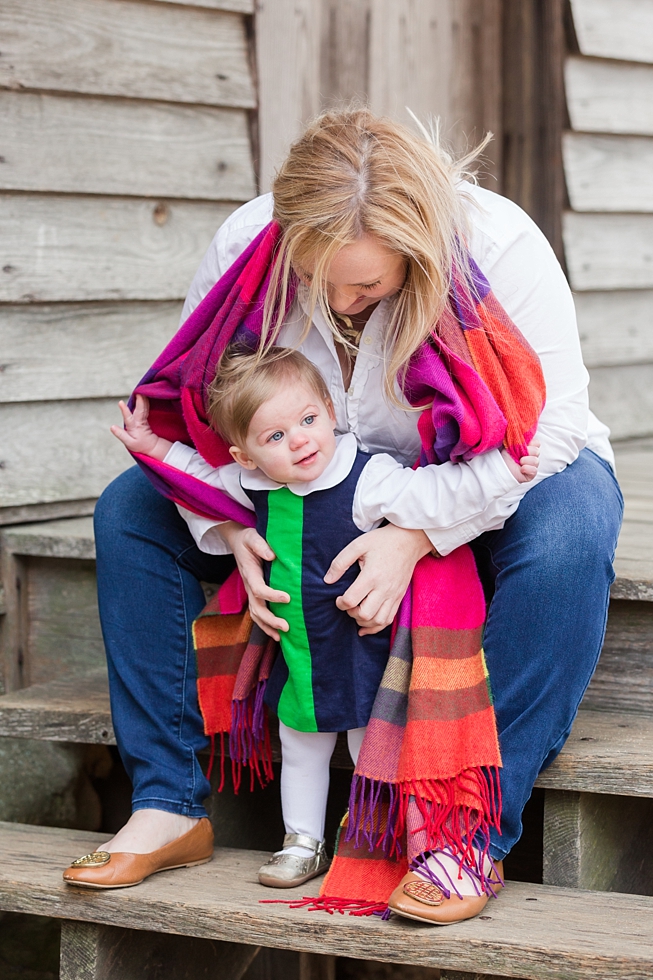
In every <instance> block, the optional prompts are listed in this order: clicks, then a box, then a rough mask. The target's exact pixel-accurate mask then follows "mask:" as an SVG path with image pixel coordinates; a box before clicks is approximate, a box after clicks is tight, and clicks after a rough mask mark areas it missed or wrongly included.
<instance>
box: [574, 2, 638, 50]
mask: <svg viewBox="0 0 653 980" xmlns="http://www.w3.org/2000/svg"><path fill="white" fill-rule="evenodd" d="M571 9H572V14H573V18H574V27H575V29H576V37H577V38H578V44H579V46H580V50H581V52H582V54H586V55H594V56H595V57H597V58H618V59H620V60H623V61H649V62H653V6H652V5H651V3H650V0H571Z"/></svg>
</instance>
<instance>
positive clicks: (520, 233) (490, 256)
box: [459, 181, 549, 269]
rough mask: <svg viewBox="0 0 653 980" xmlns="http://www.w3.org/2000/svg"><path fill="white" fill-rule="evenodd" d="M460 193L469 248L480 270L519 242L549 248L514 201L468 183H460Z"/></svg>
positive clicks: (531, 221)
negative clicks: (466, 218)
mask: <svg viewBox="0 0 653 980" xmlns="http://www.w3.org/2000/svg"><path fill="white" fill-rule="evenodd" d="M459 191H460V193H461V195H462V197H463V200H464V206H465V211H466V213H467V217H468V220H469V231H468V233H469V249H470V252H471V254H472V256H473V258H474V260H475V261H476V262H477V263H478V265H479V266H480V267H481V269H483V268H484V267H485V266H486V265H487V264H488V263H490V264H492V263H493V262H494V261H496V259H497V257H498V256H499V255H500V254H501V253H503V252H505V251H507V250H508V249H509V248H510V247H511V246H512V245H514V244H515V242H517V241H519V240H524V239H531V240H532V241H533V242H537V243H538V244H542V245H544V246H545V247H546V248H547V250H548V249H549V245H548V242H547V240H546V238H545V236H544V235H543V234H542V232H541V231H540V229H539V228H538V226H537V225H536V224H535V222H534V221H533V219H532V218H531V217H530V216H529V215H528V214H526V212H525V211H524V210H523V209H522V208H520V207H519V205H518V204H515V202H514V201H510V200H508V198H507V197H503V196H502V195H501V194H497V193H496V192H495V191H491V190H488V189H487V188H486V187H479V186H478V185H477V184H472V183H470V182H468V181H461V183H460V185H459Z"/></svg>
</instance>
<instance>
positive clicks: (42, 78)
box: [0, 0, 256, 108]
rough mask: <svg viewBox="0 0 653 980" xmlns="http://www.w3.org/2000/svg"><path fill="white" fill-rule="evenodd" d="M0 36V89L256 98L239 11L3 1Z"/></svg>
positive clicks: (202, 99) (250, 103)
mask: <svg viewBox="0 0 653 980" xmlns="http://www.w3.org/2000/svg"><path fill="white" fill-rule="evenodd" d="M0 36H1V37H2V39H3V40H2V49H1V50H2V54H1V55H0V85H2V86H3V87H6V88H13V89H32V90H34V89H44V90H49V91H59V92H61V91H64V92H83V93H86V94H89V95H122V96H127V97H129V98H140V99H163V100H165V101H167V102H193V103H198V104H203V105H222V106H238V107H243V108H253V107H254V105H255V104H256V102H255V96H254V90H253V85H252V78H251V74H250V70H249V64H248V52H247V39H246V35H245V25H244V21H243V17H242V16H241V15H240V14H237V13H225V12H221V11H218V10H202V9H200V8H197V7H188V6H186V7H183V6H182V7H178V6H176V5H175V4H172V3H171V4H164V3H131V2H127V0H59V2H58V3H57V4H56V5H54V4H52V3H50V2H48V0H4V2H3V4H2V7H1V8H0ZM44 50H47V57H44Z"/></svg>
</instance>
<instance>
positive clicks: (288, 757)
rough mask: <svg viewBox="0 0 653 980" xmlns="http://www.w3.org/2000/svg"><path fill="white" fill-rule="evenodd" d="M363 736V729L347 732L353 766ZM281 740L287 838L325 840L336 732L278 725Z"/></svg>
mask: <svg viewBox="0 0 653 980" xmlns="http://www.w3.org/2000/svg"><path fill="white" fill-rule="evenodd" d="M364 735H365V729H364V728H354V729H352V730H351V731H349V732H347V744H348V746H349V754H350V755H351V757H352V760H353V762H354V765H356V761H357V759H358V753H359V752H360V747H361V745H362V742H363V736H364ZM279 737H280V739H281V759H282V762H281V809H282V812H283V822H284V825H285V828H286V833H287V834H308V836H309V837H314V838H315V839H316V840H323V839H324V817H325V813H326V805H327V796H328V794H329V763H330V761H331V756H332V755H333V750H334V749H335V747H336V739H337V737H338V734H337V732H298V731H295V729H294V728H288V726H287V725H284V724H283V722H282V721H280V722H279ZM287 851H288V853H290V854H298V855H299V856H300V857H307V856H308V855H309V854H310V853H311V851H309V850H307V849H306V848H305V847H289V848H287Z"/></svg>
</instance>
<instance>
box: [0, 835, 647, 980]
mask: <svg viewBox="0 0 653 980" xmlns="http://www.w3.org/2000/svg"><path fill="white" fill-rule="evenodd" d="M103 839H104V838H103V837H102V836H101V835H100V834H91V833H84V832H81V831H64V830H56V829H55V830H52V829H48V830H43V829H41V828H37V827H30V826H26V825H16V824H3V825H2V843H1V844H0V907H1V908H4V909H8V910H13V911H20V912H31V913H34V912H38V914H41V915H44V914H45V915H52V916H56V917H58V918H67V919H75V920H78V921H87V922H98V923H101V924H105V925H112V926H117V927H123V928H132V927H133V925H134V923H136V922H138V924H139V926H141V927H143V928H144V929H150V930H152V931H163V930H165V931H167V932H174V933H177V934H179V935H191V936H197V937H199V938H205V939H213V940H221V941H226V942H237V943H245V944H249V945H261V946H272V947H279V948H282V949H295V950H299V951H300V952H307V953H315V952H321V953H323V954H327V955H341V956H343V955H344V956H351V957H354V958H356V959H372V960H377V961H381V962H390V963H406V964H409V965H411V964H414V965H417V966H428V967H437V968H441V969H452V970H462V971H468V972H472V973H474V972H481V973H490V974H495V975H499V976H513V977H523V978H528V980H587V978H588V977H592V980H641V978H642V977H644V976H647V975H648V973H650V972H651V970H653V945H652V944H651V942H650V935H651V932H652V931H653V900H652V899H650V898H647V897H641V896H634V895H620V894H609V895H605V894H604V893H601V892H584V893H582V895H579V892H578V891H577V890H574V889H559V888H553V887H550V886H544V885H531V884H524V883H520V882H510V883H508V886H507V887H506V889H505V890H504V891H503V892H502V893H501V895H500V897H499V898H498V899H497V900H496V901H493V902H492V904H491V906H489V908H488V910H487V911H488V918H483V919H474V920H471V921H468V922H464V923H460V924H456V925H452V926H449V927H448V928H447V929H429V930H420V931H419V941H416V936H417V933H416V930H415V927H414V925H413V923H411V922H405V921H400V920H394V919H393V920H391V921H390V922H381V921H379V920H378V919H376V918H374V917H370V918H356V917H349V916H342V917H341V916H333V917H331V916H329V917H327V916H323V915H318V914H317V913H312V914H309V913H307V912H305V911H304V910H301V909H290V908H288V906H287V905H276V904H275V905H261V904H260V900H261V898H263V897H266V898H267V897H268V896H267V893H265V892H264V891H263V889H262V888H261V886H260V885H258V884H257V882H256V870H257V868H258V867H259V866H260V864H261V863H262V861H264V860H265V859H266V858H267V854H265V853H264V852H263V853H262V852H256V851H253V852H252V851H249V852H248V851H230V850H227V849H218V850H217V851H216V853H215V859H214V861H213V862H212V863H211V864H208V865H202V866H201V867H199V868H189V869H186V870H183V871H178V872H169V873H163V874H159V875H155V876H154V877H152V878H150V879H148V881H147V882H145V883H144V884H143V885H142V886H140V887H139V888H128V889H119V890H116V891H108V892H103V893H102V894H100V895H96V894H87V893H83V892H82V893H80V892H79V891H77V890H76V889H74V888H71V887H70V886H67V885H65V884H64V882H62V880H61V871H62V868H65V867H66V865H67V864H68V863H69V861H70V860H71V858H74V857H77V856H78V855H80V854H84V853H87V852H88V851H90V850H92V849H93V848H94V847H97V846H98V845H99V844H100V843H101V842H102V841H103ZM172 875H174V877H172ZM319 887H320V881H319V880H317V881H311V882H308V883H307V884H305V885H302V886H301V888H299V889H288V890H287V891H286V893H285V895H284V897H285V898H288V899H292V898H293V897H295V895H297V896H298V897H299V896H301V895H315V894H317V892H318V889H319ZM533 898H535V899H536V901H528V899H533Z"/></svg>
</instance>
